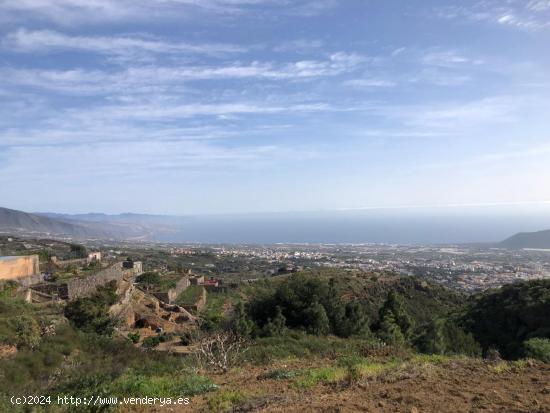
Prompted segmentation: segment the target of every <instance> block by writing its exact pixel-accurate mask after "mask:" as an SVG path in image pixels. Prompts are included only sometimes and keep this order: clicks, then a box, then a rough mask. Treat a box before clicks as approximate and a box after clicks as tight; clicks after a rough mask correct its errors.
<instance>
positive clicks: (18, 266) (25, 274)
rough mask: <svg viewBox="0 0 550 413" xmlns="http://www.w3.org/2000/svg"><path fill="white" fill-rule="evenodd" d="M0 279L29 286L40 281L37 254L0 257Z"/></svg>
mask: <svg viewBox="0 0 550 413" xmlns="http://www.w3.org/2000/svg"><path fill="white" fill-rule="evenodd" d="M0 281H16V282H18V283H19V284H21V285H23V286H29V285H32V284H36V283H39V282H40V281H42V279H41V275H40V268H39V260H38V255H27V256H11V257H0Z"/></svg>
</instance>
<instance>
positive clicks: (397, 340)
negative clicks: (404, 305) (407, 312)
mask: <svg viewBox="0 0 550 413" xmlns="http://www.w3.org/2000/svg"><path fill="white" fill-rule="evenodd" d="M378 336H379V337H380V339H381V340H382V341H384V342H385V343H386V344H390V345H393V346H401V345H403V344H405V341H406V340H405V336H404V335H403V333H402V331H401V328H400V327H399V325H397V323H396V321H395V317H394V316H393V313H391V312H388V313H386V315H385V316H384V318H383V319H382V322H381V323H380V330H379V331H378Z"/></svg>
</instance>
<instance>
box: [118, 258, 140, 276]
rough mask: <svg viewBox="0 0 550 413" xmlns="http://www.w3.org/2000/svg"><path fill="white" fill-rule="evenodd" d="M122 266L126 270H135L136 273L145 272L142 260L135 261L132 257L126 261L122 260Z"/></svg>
mask: <svg viewBox="0 0 550 413" xmlns="http://www.w3.org/2000/svg"><path fill="white" fill-rule="evenodd" d="M122 268H124V269H125V270H133V271H134V275H140V274H141V273H143V264H142V263H141V261H134V260H132V259H131V258H127V259H126V261H123V262H122Z"/></svg>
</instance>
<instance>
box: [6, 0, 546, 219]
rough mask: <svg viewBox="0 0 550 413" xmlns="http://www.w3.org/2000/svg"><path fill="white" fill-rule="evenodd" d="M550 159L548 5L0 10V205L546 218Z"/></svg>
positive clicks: (87, 4) (265, 2)
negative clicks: (510, 208) (477, 210)
mask: <svg viewBox="0 0 550 413" xmlns="http://www.w3.org/2000/svg"><path fill="white" fill-rule="evenodd" d="M549 160H550V0H433V1H432V0H423V1H414V2H413V1H410V0H116V1H115V0H17V1H13V0H0V206H4V207H9V208H14V209H22V210H26V211H56V212H66V213H82V212H91V211H96V212H106V213H119V212H125V211H133V212H144V213H158V214H180V215H181V214H203V213H204V214H212V213H246V212H263V211H310V210H311V211H319V210H348V209H351V210H354V209H362V208H367V209H368V208H391V209H393V208H411V207H414V208H416V207H422V206H431V207H433V206H436V207H439V206H448V205H453V206H457V205H458V206H470V205H482V206H483V205H486V206H488V207H491V206H495V205H497V206H498V205H504V204H506V205H507V204H511V205H520V206H521V205H538V206H540V205H546V208H550V204H548V201H550V185H549V182H550V162H549ZM545 202H546V203H545Z"/></svg>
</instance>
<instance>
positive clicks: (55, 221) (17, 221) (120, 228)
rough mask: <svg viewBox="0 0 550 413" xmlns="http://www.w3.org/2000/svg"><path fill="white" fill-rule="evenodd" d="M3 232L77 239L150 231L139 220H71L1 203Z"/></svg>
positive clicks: (130, 235) (139, 235)
mask: <svg viewBox="0 0 550 413" xmlns="http://www.w3.org/2000/svg"><path fill="white" fill-rule="evenodd" d="M0 232H4V233H11V234H21V235H41V236H58V237H67V238H75V239H91V238H95V239H98V238H100V239H127V238H134V239H136V238H144V237H147V236H148V235H149V232H148V231H147V230H146V229H145V228H143V227H140V226H138V225H135V224H132V225H130V224H124V223H99V222H88V221H84V220H82V221H79V220H68V219H63V218H56V217H49V216H44V215H39V214H31V213H27V212H23V211H17V210H14V209H8V208H1V207H0Z"/></svg>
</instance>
